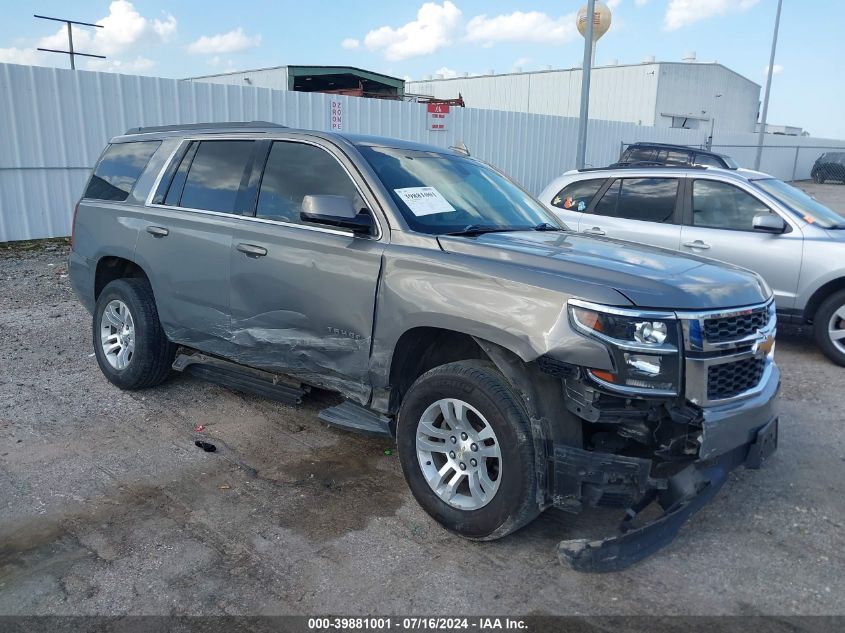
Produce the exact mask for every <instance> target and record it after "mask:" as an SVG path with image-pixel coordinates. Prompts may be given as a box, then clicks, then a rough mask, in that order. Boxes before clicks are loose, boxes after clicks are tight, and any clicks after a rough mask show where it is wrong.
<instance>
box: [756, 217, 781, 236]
mask: <svg viewBox="0 0 845 633" xmlns="http://www.w3.org/2000/svg"><path fill="white" fill-rule="evenodd" d="M751 226H752V228H753V229H754V230H755V231H760V232H761V233H783V232H784V231H786V222H784V221H783V218H782V217H780V216H779V215H775V214H774V213H758V214H757V215H755V216H754V220H753V222H752V223H751Z"/></svg>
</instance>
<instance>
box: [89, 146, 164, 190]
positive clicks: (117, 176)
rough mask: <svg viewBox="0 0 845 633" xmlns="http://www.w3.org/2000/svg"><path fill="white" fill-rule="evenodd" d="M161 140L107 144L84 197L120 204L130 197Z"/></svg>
mask: <svg viewBox="0 0 845 633" xmlns="http://www.w3.org/2000/svg"><path fill="white" fill-rule="evenodd" d="M159 145H161V141H141V142H138V143H113V144H112V145H109V148H108V149H107V150H106V152H105V154H103V157H102V158H101V159H100V162H99V163H98V164H97V167H96V168H95V169H94V174H93V175H92V176H91V180H90V182H89V183H88V187H87V188H86V189H85V195H84V196H83V197H84V198H93V199H94V200H114V201H117V202H122V201H123V200H126V198H128V197H129V193H130V192H131V191H132V187H134V186H135V183H136V182H137V181H138V178H139V177H140V176H141V173H142V172H143V171H144V168H145V167H146V166H147V163H148V162H150V158H152V156H153V154H155V151H156V150H157V149H158V147H159Z"/></svg>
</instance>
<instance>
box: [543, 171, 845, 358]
mask: <svg viewBox="0 0 845 633" xmlns="http://www.w3.org/2000/svg"><path fill="white" fill-rule="evenodd" d="M540 200H541V201H542V202H543V203H544V204H546V205H547V206H548V208H549V209H550V210H552V211H554V212H555V213H556V214H557V215H558V217H560V219H562V220H563V221H564V222H565V223H566V224H567V226H569V227H571V228H572V229H573V230H575V231H579V232H581V233H588V234H592V235H606V236H608V237H615V238H617V239H621V240H631V241H633V242H639V243H642V244H650V245H652V246H660V247H663V248H669V249H672V250H675V251H680V252H682V253H693V254H697V255H704V256H707V257H712V258H714V259H719V260H722V261H725V262H730V263H731V264H735V265H737V266H742V267H744V268H748V269H750V270H753V271H754V272H756V273H759V274H760V275H762V276H763V278H764V279H765V280H766V281H767V282H768V284H769V285H770V286H771V287H772V289H773V290H774V293H775V301H776V302H777V309H778V317H779V318H780V319H781V322H791V323H795V324H805V323H810V324H812V327H813V333H814V336H815V339H816V343H817V344H818V346H819V348H820V349H821V350H822V351H823V352H824V353H825V354H826V355H827V356H828V358H830V359H831V360H832V361H833V362H835V363H837V364H838V365H842V366H845V214H843V213H841V212H836V211H834V210H833V209H829V208H828V207H826V206H824V205H823V204H822V203H820V202H819V201H818V200H815V199H814V198H811V197H810V196H808V195H807V194H806V193H804V192H803V191H802V190H800V189H798V188H797V187H793V186H792V185H789V184H787V183H785V182H783V181H781V180H778V179H777V178H773V177H771V176H769V175H768V174H764V173H761V172H756V171H750V170H747V169H718V168H709V167H708V168H692V167H687V168H684V167H665V166H640V167H638V166H636V165H632V166H630V167H609V168H604V169H586V170H582V171H569V172H566V173H565V174H563V175H562V176H561V177H559V178H557V179H555V180H554V181H552V182H551V183H550V184H549V186H548V187H546V189H545V190H544V191H543V193H541V194H540Z"/></svg>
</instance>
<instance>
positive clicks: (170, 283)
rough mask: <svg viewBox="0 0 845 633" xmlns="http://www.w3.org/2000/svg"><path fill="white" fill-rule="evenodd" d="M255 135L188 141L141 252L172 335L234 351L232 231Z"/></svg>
mask: <svg viewBox="0 0 845 633" xmlns="http://www.w3.org/2000/svg"><path fill="white" fill-rule="evenodd" d="M254 151H255V141H253V140H251V139H243V138H241V139H237V138H233V139H220V140H217V139H214V140H207V139H199V140H194V141H185V142H184V143H183V144H182V145H181V147H180V149H179V150H178V152H177V154H176V155H175V156H174V159H173V161H172V162H171V164H170V166H169V167H168V168H167V169H166V170H165V176H164V177H163V178H162V182H161V183H160V185H159V187H158V189H157V190H156V191H155V192H153V194H152V198H151V201H150V202H151V204H149V205H148V206H147V208H146V209H145V217H144V224H143V226H142V227H141V230H140V232H139V236H138V245H137V248H136V258H137V259H138V263H139V264H140V265H142V266H143V267H144V269H145V270H147V271H148V273H149V275H150V283H151V284H152V288H153V292H154V294H155V297H156V305H157V307H158V313H159V318H160V319H161V322H162V325H163V327H164V329H165V332H166V333H167V335H168V337H169V338H170V339H171V340H173V341H175V342H177V343H181V344H183V345H187V346H189V347H193V348H196V349H199V350H202V351H204V352H209V353H212V354H219V355H222V356H228V355H230V354H231V351H232V346H231V344H230V343H229V334H230V332H229V316H230V312H229V281H230V279H229V277H230V269H229V266H230V253H231V244H232V231H233V226H234V223H235V222H236V219H235V218H236V217H237V215H238V214H239V213H242V212H243V211H244V210H245V209H244V208H243V206H242V205H243V201H242V199H241V196H242V193H241V192H242V189H243V186H244V178H245V177H247V176H248V175H249V173H250V170H251V166H252V161H253V154H254Z"/></svg>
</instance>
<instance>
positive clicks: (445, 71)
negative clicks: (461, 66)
mask: <svg viewBox="0 0 845 633" xmlns="http://www.w3.org/2000/svg"><path fill="white" fill-rule="evenodd" d="M434 74H435V75H443V79H454V78H455V77H457V76H458V75H459V74H460V73H458V71H457V70H453V69H452V68H447V67H446V66H441V67H440V68H438V69H437V70H435V71H434Z"/></svg>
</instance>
